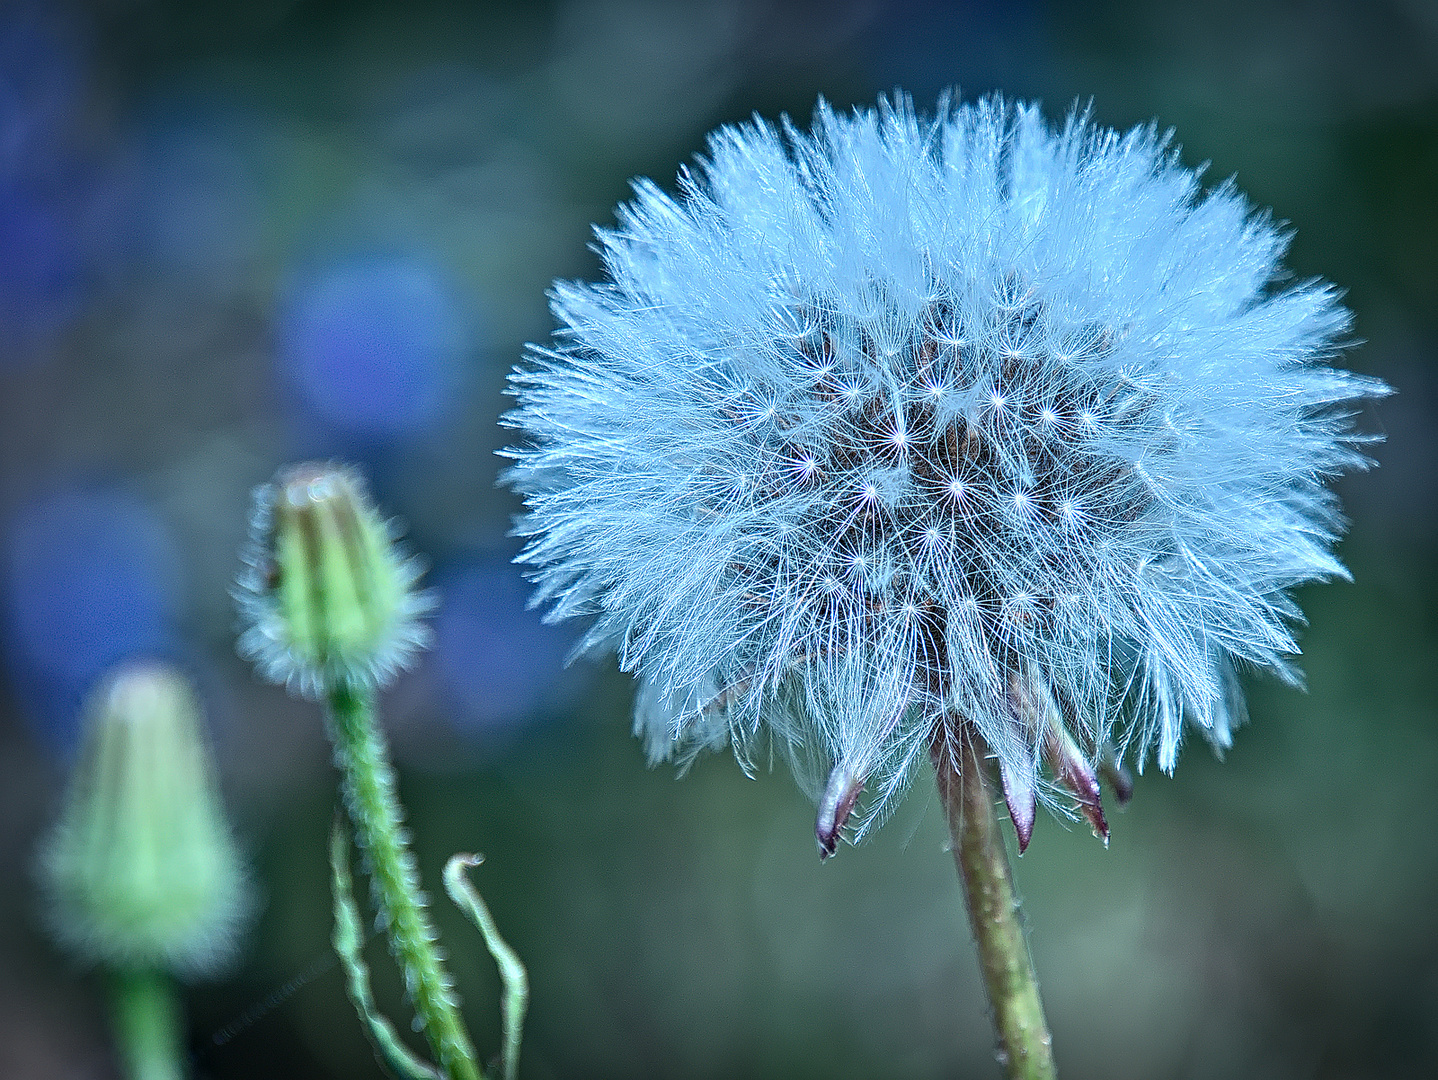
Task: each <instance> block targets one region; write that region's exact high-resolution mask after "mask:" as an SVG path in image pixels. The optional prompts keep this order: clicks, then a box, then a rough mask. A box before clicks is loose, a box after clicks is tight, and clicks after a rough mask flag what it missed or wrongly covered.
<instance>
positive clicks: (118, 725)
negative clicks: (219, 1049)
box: [40, 662, 251, 975]
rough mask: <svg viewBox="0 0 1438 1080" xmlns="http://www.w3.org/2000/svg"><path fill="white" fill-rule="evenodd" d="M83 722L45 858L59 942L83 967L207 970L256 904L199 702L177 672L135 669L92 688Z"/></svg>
mask: <svg viewBox="0 0 1438 1080" xmlns="http://www.w3.org/2000/svg"><path fill="white" fill-rule="evenodd" d="M85 723H86V730H85V742H84V748H83V750H82V753H81V757H80V759H79V761H78V762H77V764H76V767H75V770H74V773H73V775H72V777H71V780H70V785H69V789H68V791H67V792H66V798H65V805H64V810H63V812H62V814H61V818H60V821H59V823H58V824H57V825H56V827H55V830H54V832H53V833H52V834H51V836H50V838H49V840H48V841H47V843H46V844H45V847H44V848H43V850H42V854H41V861H40V875H41V880H42V885H43V887H44V889H45V891H46V892H47V894H48V898H49V901H50V910H49V912H48V915H49V918H50V920H51V923H52V925H53V927H54V929H55V932H56V934H57V936H58V937H59V938H60V940H61V942H62V943H63V944H64V945H66V946H67V947H68V948H70V949H71V950H72V951H73V952H74V953H75V954H76V955H77V956H78V957H80V958H81V959H83V960H85V961H87V962H99V963H105V964H108V965H110V966H112V967H118V968H132V969H145V968H156V967H161V968H166V969H168V970H170V971H173V972H175V973H176V974H179V975H202V974H205V973H208V972H211V971H212V970H213V969H215V968H216V967H218V966H220V965H222V964H223V963H224V962H225V961H226V960H228V959H229V958H230V957H231V956H232V954H233V952H234V947H235V939H236V936H237V933H238V930H239V928H240V924H241V922H242V921H243V919H244V917H245V915H246V914H247V913H248V912H249V910H250V908H251V903H250V890H249V886H248V883H247V881H246V878H245V873H244V870H243V867H242V865H241V862H240V857H239V853H238V851H237V850H236V848H235V843H234V840H233V838H232V836H231V834H230V830H229V826H228V824H227V822H226V820H225V816H224V811H223V808H222V807H221V805H220V799H219V795H218V792H217V790H216V787H215V782H214V777H213V773H212V770H211V767H210V759H209V755H208V753H207V751H206V748H205V745H204V742H203V740H202V738H201V734H200V704H199V701H198V699H197V698H196V697H195V694H194V692H193V691H192V690H191V688H190V686H189V684H188V683H187V682H186V680H185V679H184V678H183V677H182V676H181V675H180V674H178V673H177V672H175V671H174V670H172V669H171V668H169V667H167V666H165V665H163V664H159V663H153V662H151V663H136V664H130V665H127V666H125V667H123V668H121V669H120V670H119V671H117V672H116V673H114V674H112V675H111V676H110V677H109V678H107V679H106V680H105V681H104V682H103V683H101V685H100V686H99V687H98V688H97V689H96V690H95V692H94V694H93V695H92V697H91V699H90V701H89V702H88V704H87V708H86V717H85Z"/></svg>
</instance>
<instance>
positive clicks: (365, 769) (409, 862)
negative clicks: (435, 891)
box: [329, 686, 481, 1080]
mask: <svg viewBox="0 0 1438 1080" xmlns="http://www.w3.org/2000/svg"><path fill="white" fill-rule="evenodd" d="M329 706H330V718H331V721H332V727H333V734H334V740H335V757H336V760H337V762H338V764H339V766H340V768H341V770H342V771H343V773H344V795H345V804H346V806H347V807H348V808H349V815H350V820H351V821H352V822H353V823H354V829H355V838H356V840H357V841H358V843H359V846H360V849H361V851H363V852H364V854H365V856H366V859H367V862H368V869H369V874H370V878H371V881H372V883H373V886H374V895H375V901H376V903H377V904H378V906H379V910H380V914H381V916H382V917H383V918H384V921H385V932H386V936H387V937H388V938H389V944H390V951H391V952H393V953H394V957H395V959H396V960H397V961H398V962H399V965H400V967H401V968H402V969H403V971H404V981H405V987H406V989H407V990H408V991H409V996H410V1000H411V1002H412V1003H413V1005H414V1011H415V1014H416V1015H417V1016H418V1017H419V1019H420V1021H421V1022H422V1023H423V1025H424V1032H425V1035H426V1037H427V1038H428V1039H429V1044H430V1047H431V1048H432V1049H433V1051H434V1056H435V1060H436V1061H437V1062H438V1063H439V1067H440V1069H441V1071H442V1072H443V1073H444V1075H445V1076H447V1077H450V1078H451V1080H481V1073H480V1069H479V1066H478V1064H477V1063H476V1058H475V1053H474V1046H473V1045H472V1044H471V1043H470V1040H469V1034H468V1032H466V1031H465V1028H464V1023H463V1021H462V1020H461V1018H460V1015H459V1002H458V998H457V996H456V995H455V992H454V984H453V983H452V981H451V980H450V977H449V974H448V972H447V971H445V968H444V962H443V959H442V958H441V956H440V952H439V949H438V947H437V946H436V945H435V940H436V937H437V935H436V934H435V931H434V926H433V925H432V924H431V923H430V920H429V914H428V913H427V912H426V911H425V899H424V894H423V893H422V892H421V891H420V885H419V872H418V871H417V870H416V869H415V864H414V855H413V854H412V853H411V852H410V850H409V843H408V840H407V839H406V836H405V831H404V827H403V825H402V824H401V821H402V814H401V812H400V806H399V799H398V797H397V796H396V795H395V783H394V770H393V769H392V768H391V767H390V763H389V752H388V749H387V748H386V746H385V740H384V735H383V734H382V733H381V732H380V730H379V725H378V723H377V722H376V718H375V704H374V692H373V691H369V690H362V689H359V688H356V687H344V686H342V687H340V688H338V689H336V690H333V691H331V693H330V697H329Z"/></svg>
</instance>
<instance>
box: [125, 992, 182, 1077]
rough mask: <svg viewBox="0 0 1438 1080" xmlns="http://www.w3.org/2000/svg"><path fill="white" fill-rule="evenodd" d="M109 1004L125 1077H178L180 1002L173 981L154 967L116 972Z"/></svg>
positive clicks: (180, 1075) (180, 1073) (179, 1060)
mask: <svg viewBox="0 0 1438 1080" xmlns="http://www.w3.org/2000/svg"><path fill="white" fill-rule="evenodd" d="M111 1007H112V1009H113V1015H114V1023H115V1039H116V1041H117V1042H118V1043H119V1050H120V1058H121V1061H122V1062H123V1064H124V1074H125V1076H126V1078H127V1080H182V1078H183V1077H184V1075H185V1069H184V1066H183V1065H182V1063H181V1056H180V1003H179V1000H178V998H177V997H176V994H175V984H174V981H173V980H172V979H171V978H170V977H169V976H168V975H166V974H165V973H164V972H162V971H158V970H154V969H150V970H141V971H124V972H117V973H116V974H115V975H114V977H113V984H112V988H111Z"/></svg>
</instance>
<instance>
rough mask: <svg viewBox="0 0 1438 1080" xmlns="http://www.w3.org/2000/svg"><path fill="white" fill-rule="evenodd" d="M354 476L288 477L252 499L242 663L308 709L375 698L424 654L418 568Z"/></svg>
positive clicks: (427, 601) (323, 468)
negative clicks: (351, 690) (351, 692)
mask: <svg viewBox="0 0 1438 1080" xmlns="http://www.w3.org/2000/svg"><path fill="white" fill-rule="evenodd" d="M394 532H395V530H394V528H393V526H392V524H391V523H390V522H387V521H385V520H384V519H383V518H381V517H380V516H379V514H378V513H377V512H376V510H375V508H374V506H373V505H372V504H371V503H370V500H369V496H368V494H367V492H366V491H365V485H364V481H363V479H362V478H361V476H360V475H359V473H358V472H356V471H355V470H354V469H350V468H345V467H342V466H337V465H330V464H324V463H317V462H307V463H305V464H302V465H291V466H288V467H286V468H284V469H281V470H280V472H279V473H278V474H277V475H276V477H275V479H274V481H273V482H272V483H269V484H265V485H262V486H261V487H259V488H257V489H256V490H255V503H254V512H253V515H252V517H251V523H250V544H249V547H248V548H247V549H246V552H245V555H244V560H245V569H244V571H243V572H242V574H241V575H240V580H239V583H238V589H237V591H236V599H237V600H238V601H239V605H240V611H241V614H242V615H243V617H244V619H245V621H246V623H247V624H248V625H247V627H246V629H245V630H244V632H243V633H242V635H241V637H240V642H239V649H240V653H241V655H243V656H245V657H246V658H247V659H250V660H253V661H254V662H255V664H256V666H257V667H258V669H259V671H260V673H261V674H262V675H263V676H264V677H265V678H267V679H269V680H270V681H272V682H276V683H282V684H284V685H287V686H289V687H290V688H292V689H296V690H298V691H299V692H300V693H301V694H303V695H304V696H306V697H310V698H319V697H322V696H323V695H324V694H326V693H327V692H328V691H330V690H333V689H335V688H337V687H339V686H345V685H349V686H368V687H373V686H382V685H384V684H385V683H387V682H389V681H390V680H391V679H393V678H394V676H395V675H396V674H398V673H399V672H400V671H402V670H403V669H404V668H405V667H407V666H408V665H409V663H410V662H411V661H412V660H413V658H414V656H415V654H416V653H418V652H420V651H421V650H422V649H424V648H425V646H426V645H428V643H429V628H428V627H427V626H425V624H424V623H423V622H422V621H421V616H423V615H424V614H425V613H427V612H428V611H429V610H430V609H431V608H433V606H434V600H433V598H432V596H431V594H429V593H427V592H423V591H420V590H418V589H417V588H416V583H417V582H418V580H419V577H420V574H421V573H422V568H421V566H420V563H419V561H418V560H417V559H414V558H411V557H409V556H407V555H406V554H405V553H404V552H403V551H402V550H400V548H399V546H398V544H397V543H396V542H395V535H394Z"/></svg>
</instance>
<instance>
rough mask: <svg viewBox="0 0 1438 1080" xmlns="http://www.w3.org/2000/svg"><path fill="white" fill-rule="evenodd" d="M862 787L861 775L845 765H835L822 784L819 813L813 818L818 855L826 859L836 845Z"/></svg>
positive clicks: (862, 779) (832, 852)
mask: <svg viewBox="0 0 1438 1080" xmlns="http://www.w3.org/2000/svg"><path fill="white" fill-rule="evenodd" d="M863 790H864V778H863V777H862V776H860V775H858V774H857V773H856V772H854V771H853V770H852V769H850V768H848V767H847V766H844V765H835V766H834V769H833V771H832V772H830V773H829V781H828V783H826V784H825V785H824V795H823V797H822V798H821V799H820V800H819V815H818V817H817V818H816V819H815V822H814V837H815V839H817V840H818V841H819V858H820V859H821V860H823V859H827V858H828V857H829V856H830V855H832V854H834V851H835V849H837V848H838V846H839V837H840V835H841V834H842V833H843V831H844V823H845V822H847V821H848V820H849V815H850V814H852V813H853V812H854V804H855V803H856V802H858V801H859V793H860V792H862V791H863Z"/></svg>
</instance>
